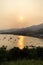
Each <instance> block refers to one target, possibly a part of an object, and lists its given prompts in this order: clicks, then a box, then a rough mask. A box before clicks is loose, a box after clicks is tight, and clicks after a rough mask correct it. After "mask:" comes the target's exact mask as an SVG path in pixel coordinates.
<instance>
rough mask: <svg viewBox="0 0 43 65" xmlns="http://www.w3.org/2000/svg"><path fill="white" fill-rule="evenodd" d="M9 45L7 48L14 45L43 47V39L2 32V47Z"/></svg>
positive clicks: (0, 40) (0, 38)
mask: <svg viewBox="0 0 43 65" xmlns="http://www.w3.org/2000/svg"><path fill="white" fill-rule="evenodd" d="M3 45H5V46H7V49H10V48H12V47H14V46H15V47H19V48H20V49H22V48H24V46H29V47H34V46H35V47H37V46H42V47H43V39H39V38H34V37H29V36H28V37H27V36H18V35H10V34H9V35H8V34H0V47H1V46H3Z"/></svg>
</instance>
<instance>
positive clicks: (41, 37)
mask: <svg viewBox="0 0 43 65" xmlns="http://www.w3.org/2000/svg"><path fill="white" fill-rule="evenodd" d="M0 34H5V35H6V34H8V35H9V34H10V35H20V36H29V37H34V38H40V39H43V36H38V35H23V34H12V33H0Z"/></svg>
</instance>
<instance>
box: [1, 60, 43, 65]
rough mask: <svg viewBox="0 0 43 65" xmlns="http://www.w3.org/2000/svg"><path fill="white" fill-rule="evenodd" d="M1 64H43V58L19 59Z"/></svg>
mask: <svg viewBox="0 0 43 65" xmlns="http://www.w3.org/2000/svg"><path fill="white" fill-rule="evenodd" d="M1 65H43V61H42V60H25V59H24V60H17V61H10V62H4V63H2V64H1Z"/></svg>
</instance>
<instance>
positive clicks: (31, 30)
mask: <svg viewBox="0 0 43 65" xmlns="http://www.w3.org/2000/svg"><path fill="white" fill-rule="evenodd" d="M0 34H15V35H25V36H38V35H39V34H43V24H40V25H33V26H30V27H26V28H21V29H8V30H0Z"/></svg>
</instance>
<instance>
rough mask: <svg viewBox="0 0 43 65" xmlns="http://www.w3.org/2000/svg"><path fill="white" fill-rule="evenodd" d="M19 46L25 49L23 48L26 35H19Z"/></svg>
mask: <svg viewBox="0 0 43 65" xmlns="http://www.w3.org/2000/svg"><path fill="white" fill-rule="evenodd" d="M17 46H18V47H19V48H20V49H23V48H24V37H23V36H19V40H18V44H17Z"/></svg>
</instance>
